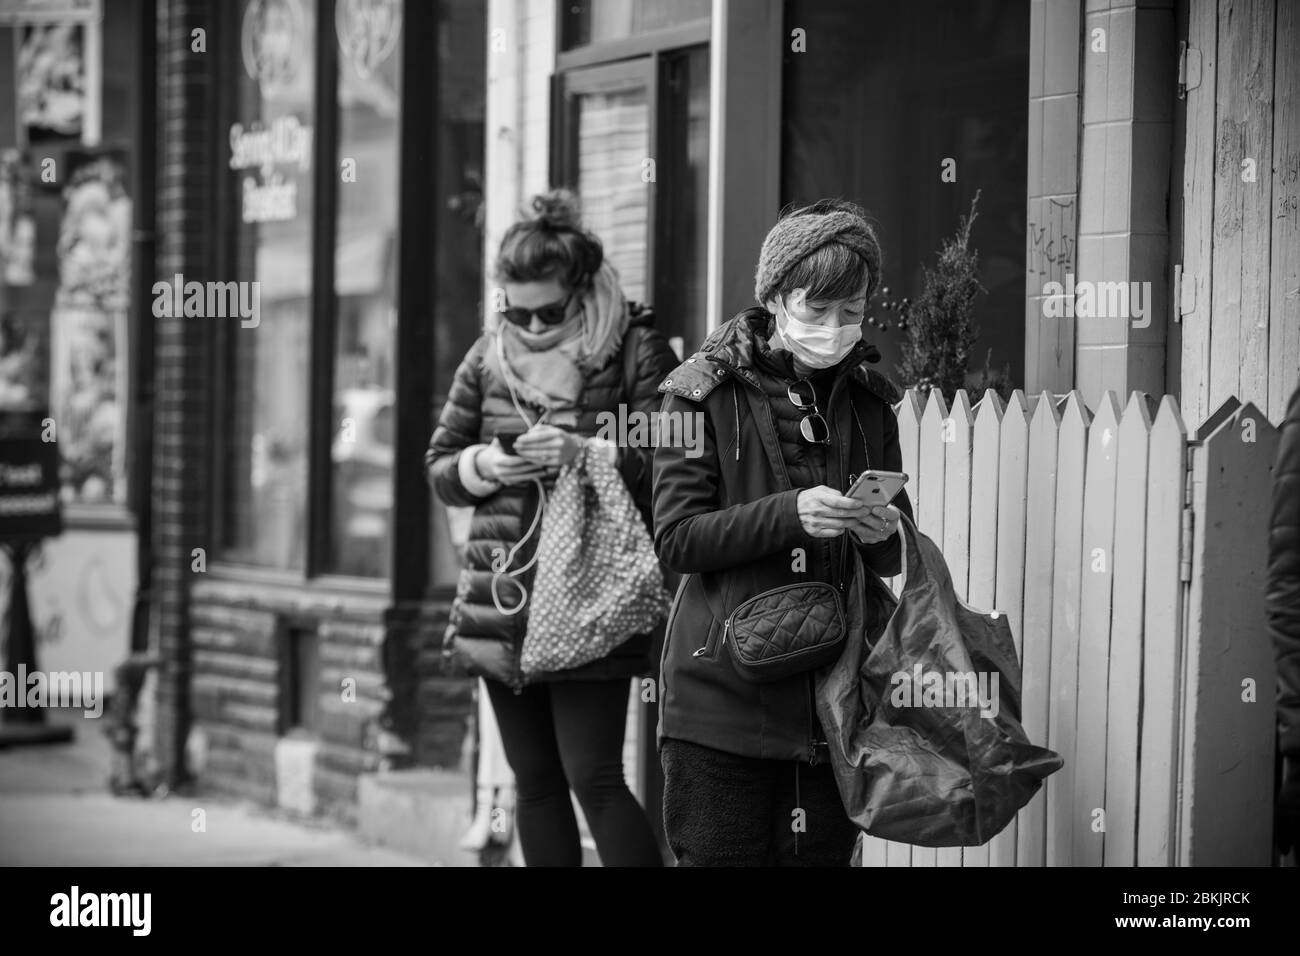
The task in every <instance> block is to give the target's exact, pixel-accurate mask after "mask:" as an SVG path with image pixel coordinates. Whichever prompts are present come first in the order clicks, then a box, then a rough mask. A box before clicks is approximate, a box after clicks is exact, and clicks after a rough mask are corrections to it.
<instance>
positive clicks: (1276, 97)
mask: <svg viewBox="0 0 1300 956" xmlns="http://www.w3.org/2000/svg"><path fill="white" fill-rule="evenodd" d="M1274 42H1275V44H1276V46H1277V61H1276V65H1275V73H1276V80H1275V83H1276V85H1275V88H1274V92H1273V163H1272V167H1273V237H1272V243H1271V246H1270V250H1271V253H1272V262H1271V264H1270V267H1269V270H1268V275H1269V282H1270V297H1269V306H1268V324H1269V340H1268V361H1269V368H1268V409H1267V411H1268V414H1269V418H1270V420H1271V421H1273V422H1281V421H1282V417H1283V416H1284V415H1285V414H1286V403H1287V399H1289V398H1290V397H1291V391H1292V389H1294V388H1295V386H1296V379H1297V377H1300V296H1297V295H1296V294H1295V290H1296V289H1298V288H1300V181H1298V180H1300V69H1296V66H1295V64H1296V61H1297V60H1300V5H1297V4H1295V3H1287V2H1286V0H1281V2H1279V3H1278V5H1277V26H1276V28H1275V30H1274Z"/></svg>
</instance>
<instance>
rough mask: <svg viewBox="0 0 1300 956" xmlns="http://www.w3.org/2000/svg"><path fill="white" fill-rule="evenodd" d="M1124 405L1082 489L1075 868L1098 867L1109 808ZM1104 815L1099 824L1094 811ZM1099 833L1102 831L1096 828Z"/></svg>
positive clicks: (1100, 431) (1096, 435) (1101, 418)
mask: <svg viewBox="0 0 1300 956" xmlns="http://www.w3.org/2000/svg"><path fill="white" fill-rule="evenodd" d="M1119 418H1120V415H1119V403H1118V402H1117V401H1116V400H1115V393H1114V392H1109V391H1108V392H1105V393H1104V394H1103V395H1102V397H1101V402H1100V403H1099V405H1098V408H1097V416H1096V418H1095V419H1093V422H1092V425H1091V427H1090V428H1089V430H1088V452H1087V456H1088V460H1087V471H1086V475H1085V478H1084V486H1083V548H1082V552H1081V555H1080V558H1081V562H1082V564H1081V575H1080V583H1079V664H1078V668H1079V670H1078V675H1079V676H1078V681H1079V684H1078V686H1079V692H1078V693H1079V697H1078V700H1079V706H1078V733H1077V735H1076V747H1077V753H1078V757H1077V758H1076V760H1075V765H1076V767H1077V768H1078V772H1077V773H1076V774H1075V778H1074V808H1075V815H1076V823H1075V826H1074V845H1073V848H1072V852H1073V858H1074V863H1075V865H1077V866H1100V865H1101V862H1102V853H1103V845H1104V841H1105V839H1106V830H1107V829H1108V828H1109V826H1110V808H1109V807H1107V806H1106V726H1107V724H1106V720H1107V711H1108V709H1109V708H1108V703H1109V699H1108V697H1107V681H1108V678H1109V675H1110V653H1111V633H1110V621H1111V606H1112V592H1111V586H1112V584H1113V582H1114V570H1115V561H1116V557H1117V555H1116V548H1115V477H1116V470H1117V467H1118V450H1119ZM1098 810H1101V811H1102V814H1101V816H1100V817H1099V818H1098V817H1097V816H1096V814H1097V811H1098ZM1098 827H1100V828H1101V829H1098Z"/></svg>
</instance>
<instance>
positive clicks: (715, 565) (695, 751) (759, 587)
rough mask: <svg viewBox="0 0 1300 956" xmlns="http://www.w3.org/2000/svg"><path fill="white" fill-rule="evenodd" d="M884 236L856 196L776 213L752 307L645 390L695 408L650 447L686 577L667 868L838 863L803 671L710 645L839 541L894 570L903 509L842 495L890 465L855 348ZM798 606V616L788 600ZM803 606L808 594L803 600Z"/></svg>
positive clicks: (895, 466)
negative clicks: (695, 419) (699, 424)
mask: <svg viewBox="0 0 1300 956" xmlns="http://www.w3.org/2000/svg"><path fill="white" fill-rule="evenodd" d="M880 263H881V252H880V245H879V243H878V242H877V241H876V236H875V233H874V232H873V230H872V229H871V226H870V225H869V224H868V223H867V220H866V218H865V216H864V214H863V212H862V210H861V209H860V208H858V207H857V206H855V205H853V204H852V203H848V202H843V201H840V200H823V201H821V202H818V203H815V204H813V205H811V206H808V207H805V208H802V209H795V210H793V211H790V212H787V213H786V214H785V215H784V216H783V217H782V218H781V219H780V221H778V222H777V224H776V225H775V226H773V227H772V230H771V231H770V232H769V233H768V235H767V238H766V240H765V241H764V243H763V247H762V252H761V254H760V257H759V262H758V269H757V273H756V277H755V295H756V298H757V300H758V302H759V303H760V307H758V308H751V309H748V310H747V311H744V312H741V313H740V314H739V315H737V316H736V317H735V318H733V319H732V320H731V321H729V322H727V323H726V324H725V325H723V326H721V327H720V328H718V329H717V330H715V331H714V332H713V333H712V334H711V335H710V336H709V338H708V339H707V340H706V342H705V343H704V346H703V348H702V349H701V350H700V351H699V352H697V353H695V354H694V355H693V356H691V357H690V358H688V359H687V360H686V361H685V362H684V363H682V364H681V365H679V366H678V367H677V368H676V369H675V370H674V371H673V372H672V373H671V374H670V375H669V377H668V379H666V380H665V381H664V383H663V385H662V386H661V389H660V390H661V391H663V392H664V393H665V398H664V404H663V411H664V412H680V413H683V414H691V413H696V412H699V413H703V416H704V429H703V432H704V442H703V453H702V454H700V455H698V456H697V457H687V456H685V455H683V454H682V453H681V451H680V450H674V449H672V448H660V449H659V450H658V451H657V452H656V454H655V466H654V471H655V475H654V511H655V514H654V517H655V547H656V550H657V551H658V553H659V556H660V558H661V560H663V562H664V564H665V565H667V566H668V567H669V568H670V569H671V570H673V571H677V572H680V573H682V574H683V575H684V577H683V579H682V582H681V585H680V587H679V588H678V591H677V598H676V601H675V603H674V610H673V612H672V613H671V614H670V616H669V621H668V636H667V642H666V644H665V646H664V652H663V685H664V689H663V693H662V695H661V698H660V721H659V747H660V759H661V761H662V764H663V768H664V774H665V783H664V825H665V829H666V832H667V835H668V843H669V847H670V848H671V850H672V852H673V854H674V856H675V857H676V858H677V862H678V865H679V866H745V865H751V866H762V865H781V866H817V865H820V866H826V865H836V866H846V865H848V863H849V861H850V858H851V856H852V852H853V846H854V841H855V839H856V836H857V830H856V828H855V827H854V825H853V823H852V822H851V821H850V820H849V818H848V816H847V814H846V813H845V811H844V807H843V804H842V803H841V801H840V795H839V791H838V789H837V787H836V783H835V778H834V776H833V774H832V771H831V767H830V765H829V763H827V760H826V747H825V739H824V736H823V734H822V730H821V727H820V725H819V723H818V721H817V718H816V712H815V704H814V685H813V673H814V672H812V671H807V672H803V673H795V674H793V675H792V676H788V677H783V678H780V679H778V680H774V681H770V682H766V683H752V682H749V681H747V680H745V679H743V678H742V677H741V676H740V674H739V673H738V672H737V671H736V669H735V667H734V666H733V664H732V662H731V660H730V659H729V656H728V654H727V653H726V651H725V649H724V647H723V645H724V642H725V640H726V631H727V627H728V625H727V624H726V623H725V622H726V621H727V618H728V617H729V615H730V614H731V612H732V611H733V610H734V609H735V608H737V607H738V606H739V605H740V604H742V603H743V602H745V601H746V600H747V599H749V598H752V597H754V596H755V595H758V594H761V593H763V592H765V591H769V590H771V589H773V588H781V587H783V586H785V585H791V584H797V583H803V582H810V581H819V582H827V583H831V584H833V585H838V584H840V583H843V582H844V580H845V577H846V570H845V569H846V567H847V566H848V560H847V552H846V551H845V549H847V548H859V549H860V552H861V555H862V557H863V560H864V562H865V563H866V565H867V566H868V567H870V568H872V569H873V570H875V571H876V572H877V573H878V574H880V575H882V576H889V575H893V574H897V573H898V565H899V539H898V536H897V534H896V531H897V529H898V522H899V512H900V510H901V511H903V512H906V513H907V514H908V515H909V516H910V515H911V505H910V504H909V502H908V500H907V496H906V494H905V493H903V494H900V496H899V497H897V498H895V499H894V503H893V504H892V505H889V506H877V507H874V508H868V507H867V506H865V505H863V504H861V503H859V502H858V501H857V500H856V499H854V498H848V497H845V496H844V495H843V492H844V491H845V490H846V489H847V488H848V487H849V485H850V484H851V483H852V482H853V479H854V478H855V477H856V476H857V475H858V474H861V473H862V472H863V471H864V470H866V469H868V468H872V469H878V470H885V471H899V470H901V469H900V466H901V463H902V458H901V453H900V450H899V445H898V426H897V422H896V420H895V417H894V412H893V409H892V408H891V405H892V404H893V403H895V402H897V401H898V399H899V398H900V395H899V393H898V391H897V389H896V388H895V387H894V386H893V385H892V384H891V383H890V382H889V380H888V379H886V378H885V377H884V376H883V375H881V374H880V373H879V372H877V371H875V370H874V369H869V368H867V367H866V366H865V365H864V364H863V363H864V362H875V361H878V360H879V358H880V353H879V352H878V351H877V350H876V349H875V348H874V347H873V346H871V345H869V344H868V343H867V342H865V341H864V340H863V339H862V320H863V315H864V312H865V310H866V307H867V303H868V301H870V298H871V294H872V292H873V291H874V290H875V288H876V286H877V284H878V283H879V281H880ZM792 613H796V612H792ZM803 613H804V614H805V615H806V613H807V609H806V608H805V609H804V610H803Z"/></svg>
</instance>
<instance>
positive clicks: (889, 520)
mask: <svg viewBox="0 0 1300 956" xmlns="http://www.w3.org/2000/svg"><path fill="white" fill-rule="evenodd" d="M901 514H902V513H901V512H900V511H899V510H898V509H897V508H895V507H894V506H893V505H875V506H873V507H872V508H871V509H870V510H869V511H867V514H866V516H865V517H864V518H863V519H862V520H861V521H859V522H858V524H857V526H856V527H855V528H854V529H853V533H854V534H855V535H857V538H858V540H859V541H861V542H862V543H863V544H879V543H880V542H881V541H884V540H885V539H886V538H888V537H889V536H890V535H892V534H894V533H895V532H896V531H898V522H899V518H900V517H901Z"/></svg>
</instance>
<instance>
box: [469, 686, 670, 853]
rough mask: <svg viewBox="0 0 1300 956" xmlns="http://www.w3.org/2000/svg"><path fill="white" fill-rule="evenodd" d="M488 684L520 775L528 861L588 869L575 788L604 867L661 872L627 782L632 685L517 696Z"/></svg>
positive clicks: (519, 820)
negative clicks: (656, 868)
mask: <svg viewBox="0 0 1300 956" xmlns="http://www.w3.org/2000/svg"><path fill="white" fill-rule="evenodd" d="M485 683H486V684H487V687H488V696H489V697H490V698H491V700H492V710H493V711H494V712H495V713H496V718H497V725H498V726H499V727H500V728H501V740H502V742H503V743H504V744H505V750H506V759H507V760H508V761H509V762H510V769H511V770H513V771H514V774H515V786H516V791H517V792H516V797H515V813H516V825H517V826H518V827H519V842H520V845H521V847H522V848H523V851H524V862H525V863H527V865H528V866H581V865H582V845H581V843H580V842H579V837H578V821H577V817H576V816H575V815H574V812H573V802H572V800H571V799H570V797H569V790H570V788H572V790H573V792H574V794H575V795H576V796H577V798H578V802H579V803H580V804H581V805H582V813H583V815H584V816H585V817H586V818H587V824H588V826H590V827H591V835H592V836H593V837H594V838H595V840H596V851H597V852H598V853H599V854H600V861H601V863H602V864H603V865H605V866H662V865H663V857H662V856H660V853H659V846H658V844H657V843H656V842H655V838H654V833H653V832H652V831H651V829H650V823H649V821H648V820H647V819H646V816H645V813H644V812H643V811H642V809H641V806H640V804H638V803H637V802H636V798H635V797H634V796H632V792H631V791H630V790H628V788H627V782H626V780H624V778H623V734H624V730H625V725H626V723H627V700H628V690H629V686H630V685H629V682H628V681H627V680H625V679H621V680H601V681H555V682H553V683H546V684H535V685H532V686H529V687H525V688H524V690H523V691H522V692H521V693H519V694H516V693H515V692H514V691H513V690H511V689H510V688H509V687H507V686H506V685H505V684H502V683H500V682H499V681H495V680H487V681H485Z"/></svg>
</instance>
